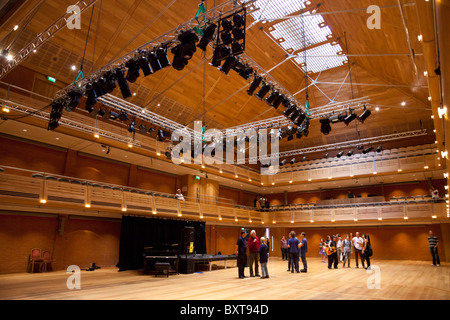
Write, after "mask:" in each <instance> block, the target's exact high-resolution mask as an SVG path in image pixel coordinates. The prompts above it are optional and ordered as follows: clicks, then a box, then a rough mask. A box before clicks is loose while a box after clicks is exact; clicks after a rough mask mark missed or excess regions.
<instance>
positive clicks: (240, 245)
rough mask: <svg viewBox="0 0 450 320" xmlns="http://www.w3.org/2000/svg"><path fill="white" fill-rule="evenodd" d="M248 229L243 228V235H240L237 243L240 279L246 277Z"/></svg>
mask: <svg viewBox="0 0 450 320" xmlns="http://www.w3.org/2000/svg"><path fill="white" fill-rule="evenodd" d="M246 237H247V230H245V229H242V230H241V236H240V237H239V239H238V241H237V244H236V255H237V266H238V271H239V279H244V278H245V275H244V270H245V266H246V264H247V241H246V240H245V238H246Z"/></svg>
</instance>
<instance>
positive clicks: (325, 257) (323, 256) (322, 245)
mask: <svg viewBox="0 0 450 320" xmlns="http://www.w3.org/2000/svg"><path fill="white" fill-rule="evenodd" d="M324 246H325V241H323V238H322V239H320V243H319V254H320V256H321V257H322V262H323V263H326V259H327V253H326V252H325V248H324Z"/></svg>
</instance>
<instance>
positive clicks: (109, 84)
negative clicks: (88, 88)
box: [103, 71, 117, 93]
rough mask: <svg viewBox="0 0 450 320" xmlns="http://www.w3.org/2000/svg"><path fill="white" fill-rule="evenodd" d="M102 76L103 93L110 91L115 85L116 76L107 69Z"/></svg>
mask: <svg viewBox="0 0 450 320" xmlns="http://www.w3.org/2000/svg"><path fill="white" fill-rule="evenodd" d="M104 78H105V83H104V85H103V91H104V92H105V93H112V92H113V91H114V89H116V87H117V76H116V75H115V74H114V73H113V72H111V71H108V72H107V73H105V75H104Z"/></svg>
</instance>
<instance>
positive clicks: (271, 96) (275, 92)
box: [265, 91, 280, 106]
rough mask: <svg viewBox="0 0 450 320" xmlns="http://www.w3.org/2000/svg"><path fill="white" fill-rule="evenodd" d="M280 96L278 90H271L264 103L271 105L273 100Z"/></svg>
mask: <svg viewBox="0 0 450 320" xmlns="http://www.w3.org/2000/svg"><path fill="white" fill-rule="evenodd" d="M279 96H280V94H279V93H278V91H273V92H272V93H271V94H270V95H269V96H268V97H267V98H266V99H265V101H266V103H267V104H268V105H269V106H271V105H272V104H273V103H274V102H275V100H276V99H277V98H278V97H279Z"/></svg>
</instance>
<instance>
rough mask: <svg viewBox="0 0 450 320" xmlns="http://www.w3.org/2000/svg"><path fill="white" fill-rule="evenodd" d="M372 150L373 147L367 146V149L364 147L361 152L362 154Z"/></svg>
mask: <svg viewBox="0 0 450 320" xmlns="http://www.w3.org/2000/svg"><path fill="white" fill-rule="evenodd" d="M372 150H373V147H369V148H367V149H364V150H363V153H364V154H367V153H369V152H370V151H372Z"/></svg>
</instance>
